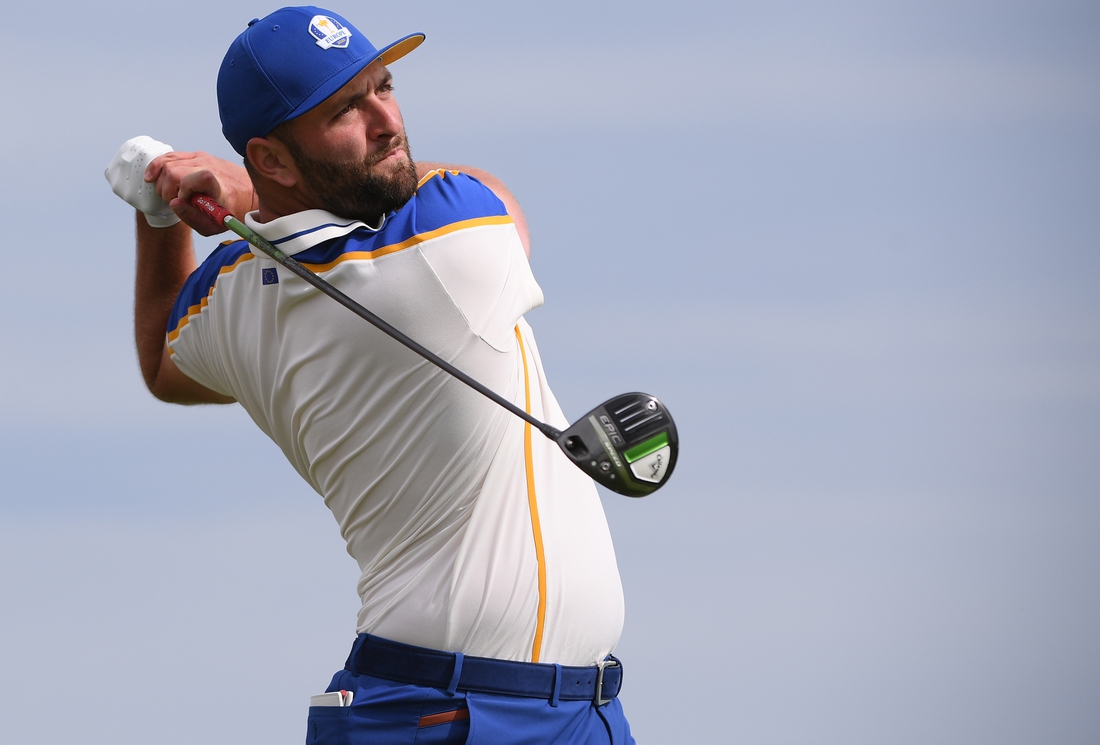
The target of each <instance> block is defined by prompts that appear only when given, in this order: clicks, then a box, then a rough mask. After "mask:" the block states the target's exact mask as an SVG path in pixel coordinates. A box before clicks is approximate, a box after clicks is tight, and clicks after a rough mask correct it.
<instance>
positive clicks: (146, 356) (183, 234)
mask: <svg viewBox="0 0 1100 745" xmlns="http://www.w3.org/2000/svg"><path fill="white" fill-rule="evenodd" d="M195 266H196V263H195V252H194V250H193V249H192V246H191V228H189V227H187V225H186V223H182V222H181V223H177V224H176V225H173V226H172V227H170V228H151V227H149V225H148V224H147V223H146V222H145V218H144V217H143V216H142V215H141V213H138V215H137V272H136V275H137V276H136V282H135V287H134V336H135V341H136V342H137V352H138V363H139V364H140V365H141V374H142V377H144V378H145V385H147V386H148V387H149V390H150V391H153V392H154V393H155V392H156V389H157V378H158V376H159V374H160V368H161V361H162V359H163V355H164V332H165V327H166V326H167V325H168V316H169V314H171V312H172V305H173V304H174V303H175V301H176V296H177V295H178V294H179V291H180V288H181V287H183V283H184V281H186V279H187V277H188V276H189V275H190V274H191V272H193V271H194V270H195Z"/></svg>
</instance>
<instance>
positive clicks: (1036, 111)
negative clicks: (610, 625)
mask: <svg viewBox="0 0 1100 745" xmlns="http://www.w3.org/2000/svg"><path fill="white" fill-rule="evenodd" d="M275 7H276V6H275V5H274V4H271V5H264V4H258V3H246V2H238V1H237V0H225V1H222V2H217V3H214V2H208V1H205V0H197V1H196V2H191V3H187V4H182V5H180V4H176V5H171V6H169V5H168V4H163V5H161V4H156V5H154V4H149V3H139V2H113V1H111V0H107V2H104V3H96V4H92V3H77V2H44V3H40V4H38V5H37V6H36V8H35V11H34V13H33V14H28V13H26V12H25V10H21V11H20V12H19V13H18V14H17V13H16V10H15V8H14V6H12V5H11V4H7V5H5V6H4V7H3V10H2V15H3V19H4V28H5V30H6V32H7V33H6V34H5V41H4V43H3V45H0V65H2V68H0V69H2V70H3V72H2V73H0V93H2V95H3V100H4V101H5V116H4V117H3V121H2V123H0V132H2V134H3V137H0V167H2V169H3V173H4V178H3V179H2V183H0V220H2V226H3V235H4V246H3V256H4V264H5V267H6V270H5V271H4V273H3V279H2V280H0V282H2V291H0V340H2V342H3V343H2V346H0V350H2V351H0V359H2V363H0V391H2V393H0V425H2V426H0V438H2V440H0V495H2V496H0V732H2V733H3V734H2V735H0V738H2V739H3V740H4V741H6V742H27V743H36V744H39V745H51V744H54V743H58V744H60V743H110V744H111V745H126V744H127V743H135V744H137V743H142V744H144V743H149V742H157V743H163V744H166V745H174V744H176V743H200V742H201V743H210V744H212V745H218V744H225V745H239V744H241V743H265V744H271V745H279V744H280V743H300V742H301V741H302V740H303V738H304V734H305V716H306V706H307V702H308V696H309V695H310V694H312V693H316V692H319V691H321V690H323V688H324V686H325V685H326V684H327V682H328V679H329V677H330V675H331V674H332V672H334V671H335V670H336V669H338V668H339V667H340V666H341V665H342V663H343V660H344V657H345V655H346V653H347V649H348V646H349V645H350V642H351V640H352V637H353V635H354V621H355V611H356V608H357V604H358V603H357V598H356V596H355V591H354V588H355V577H356V569H355V566H354V563H353V562H352V560H351V559H350V558H349V557H348V556H347V555H346V553H345V552H344V549H343V545H342V542H341V540H340V539H339V536H338V534H337V531H336V526H335V523H334V521H333V520H332V519H331V517H330V515H329V514H328V512H327V511H326V510H325V509H324V506H323V504H322V503H321V500H320V498H319V497H317V496H316V495H315V494H314V493H313V492H312V491H311V490H309V489H308V488H307V487H306V486H305V485H304V484H303V483H301V482H300V481H299V479H298V478H297V476H296V475H295V474H294V473H293V472H292V471H291V469H290V468H289V467H288V466H287V465H286V464H285V463H284V462H283V460H282V457H281V455H280V454H279V452H278V451H277V449H276V448H275V447H274V446H273V445H272V444H271V443H270V442H268V441H267V440H266V439H265V438H264V437H263V435H262V434H261V433H260V432H259V431H258V430H256V429H255V427H254V426H253V425H252V424H251V422H250V421H249V420H248V418H247V417H246V416H245V415H244V414H243V412H242V411H240V410H239V409H236V408H226V409H218V408H211V407H200V408H191V409H187V408H182V407H176V408H173V407H170V406H167V405H163V404H160V403H158V402H156V401H155V400H153V399H152V398H151V397H150V396H149V395H148V394H147V393H145V391H144V389H143V386H142V384H141V380H140V376H139V374H138V369H137V364H136V360H135V355H134V352H133V344H132V341H131V328H130V327H131V313H132V311H131V303H132V299H131V291H132V287H131V286H132V278H133V249H132V245H131V244H132V230H133V227H132V224H133V216H132V211H131V210H130V209H129V208H128V207H126V206H125V205H124V204H123V203H122V202H120V201H119V200H118V199H117V198H116V197H114V195H113V194H111V192H110V189H109V187H108V186H107V183H106V181H105V180H104V179H103V176H102V172H103V169H104V167H105V166H106V165H107V162H108V160H109V159H110V158H111V156H112V155H113V154H114V152H115V150H116V149H117V147H118V145H119V144H121V143H122V141H123V140H125V139H127V138H129V137H132V136H134V135H137V134H148V135H152V136H154V137H156V138H157V139H160V140H163V141H165V142H168V143H170V144H171V145H173V146H175V147H176V148H177V149H181V150H187V149H206V150H208V151H210V152H213V153H215V154H218V155H222V156H224V157H228V156H231V155H232V151H231V150H230V148H229V146H228V145H227V144H226V143H225V141H224V140H223V139H222V137H221V135H220V130H219V124H218V120H217V109H216V104H215V97H214V80H215V76H216V72H217V68H218V65H219V63H220V60H221V56H222V54H223V52H224V50H225V49H226V48H227V46H228V44H229V42H230V41H231V40H232V38H233V37H234V36H235V35H236V34H237V33H238V32H239V31H240V30H241V29H243V28H244V26H245V24H246V23H247V21H248V20H249V19H250V18H252V17H254V16H260V15H264V14H266V13H267V12H269V11H271V10H273V9H274V8H275ZM332 9H333V10H336V11H337V12H340V13H342V14H344V15H346V16H348V17H349V18H350V19H351V20H352V21H353V22H354V23H355V24H356V25H357V26H358V27H359V28H360V29H361V30H362V31H364V32H365V33H366V34H367V35H368V36H369V37H370V38H371V39H372V40H373V41H375V42H377V43H379V44H382V43H387V42H389V41H390V40H392V39H396V38H397V37H399V36H403V35H404V34H406V33H409V32H411V31H416V30H422V31H424V32H426V33H427V35H428V42H427V43H426V44H425V45H424V46H423V47H421V49H419V50H417V51H416V52H415V53H414V54H413V55H411V56H410V57H408V58H406V59H404V60H401V61H400V62H399V63H397V64H395V65H394V67H393V72H394V73H395V75H396V82H397V95H398V98H399V100H400V101H401V103H402V106H403V111H404V113H405V119H406V123H407V127H408V131H409V134H410V138H411V143H412V147H413V153H414V155H416V156H417V157H419V158H421V159H425V160H434V159H440V160H449V161H452V162H460V163H462V162H465V163H471V164H475V165H478V166H481V167H483V168H486V169H488V170H490V171H492V172H494V173H496V174H498V175H499V176H501V177H502V178H503V179H504V180H505V181H506V182H507V183H508V184H509V185H510V186H511V187H512V189H513V190H514V192H515V193H516V194H517V195H518V197H519V199H520V201H521V203H522V204H523V206H524V208H525V210H526V212H527V217H528V220H529V222H530V224H531V233H532V236H533V241H534V246H533V251H534V254H533V265H534V268H535V273H536V276H537V277H538V278H539V281H540V282H541V284H542V287H543V289H544V291H545V293H546V298H547V301H546V306H545V307H544V308H542V309H539V310H537V311H535V312H533V313H532V314H531V315H530V316H529V320H530V321H531V323H532V325H533V326H534V327H535V330H536V332H537V334H538V339H539V344H540V348H541V350H542V353H543V358H544V360H545V362H546V367H547V370H548V373H549V375H550V376H551V382H552V383H553V384H554V387H555V390H556V391H557V393H558V396H559V399H560V400H561V402H562V405H563V407H564V408H565V410H566V413H567V414H568V415H569V416H570V417H571V418H575V417H578V416H580V415H581V414H583V413H584V412H585V411H587V410H588V409H589V408H590V407H592V406H594V405H595V404H597V403H599V402H600V401H602V400H604V399H606V398H608V397H610V396H612V395H614V394H616V393H620V392H624V391H629V390H636V389H639V390H644V391H649V392H652V393H655V394H657V395H658V396H660V397H661V398H662V399H663V400H664V401H665V402H666V403H667V404H668V405H669V406H670V407H671V409H672V411H673V412H674V414H675V415H676V418H677V423H678V425H679V428H680V434H681V438H682V445H683V451H682V454H681V460H680V464H679V466H678V468H677V472H676V474H675V475H674V476H673V478H672V480H671V482H670V483H669V485H668V486H667V487H666V488H665V489H664V490H662V491H661V492H659V493H658V494H656V495H654V496H652V497H650V498H648V499H645V500H640V501H634V500H627V499H626V498H623V497H618V496H616V495H611V494H604V504H605V505H606V508H607V512H608V517H609V520H610V522H611V528H612V531H613V533H614V537H615V541H616V547H617V551H618V555H619V561H620V566H621V570H622V575H623V581H624V584H625V588H626V594H627V622H626V628H625V631H624V634H623V638H622V643H621V645H620V647H619V655H620V656H621V657H622V658H623V660H624V661H625V664H626V681H625V689H624V692H623V696H622V699H623V702H624V705H625V706H626V710H627V713H628V715H629V717H630V719H631V723H632V726H633V729H634V732H635V735H636V736H637V738H638V740H639V742H641V743H681V742H730V743H745V744H753V745H755V744H772V743H775V744H779V743H805V744H813V745H818V744H831V743H836V744H838V745H839V744H841V743H843V744H844V745H881V744H882V743H914V744H917V743H920V744H921V745H925V744H926V743H938V744H944V743H959V744H964V743H965V744H966V745H973V744H975V743H990V744H996V745H1012V744H1015V743H1020V744H1024V743H1029V744H1030V743H1044V744H1045V743H1059V744H1070V743H1073V744H1076V743H1081V744H1085V743H1088V744H1092V743H1096V742H1098V741H1100V704H1098V702H1100V542H1098V540H1097V532H1098V529H1100V293H1098V281H1100V138H1098V133H1100V43H1097V40H1098V39H1100V6H1097V4H1096V3H1094V2H1042V3H1040V2H1004V1H1001V2H971V1H967V0H963V1H962V2H959V1H955V2H927V1H925V2H921V3H890V4H885V3H882V4H876V3H860V2H824V3H822V2H816V3H815V2H774V3H766V4H762V3H729V2H703V1H701V0H700V1H695V0H688V1H687V2H678V3H653V2H644V1H642V2H639V1H638V0H635V1H634V2H629V3H628V2H601V1H596V2H573V1H571V0H570V1H566V2H560V1H559V2H556V3H553V4H549V5H543V4H534V3H529V4H519V3H514V2H512V3H506V2H489V1H481V2H462V3H458V2H444V1H442V0H419V1H417V2H405V3H397V4H393V5H386V4H383V3H361V2H350V3H344V4H342V5H339V6H332ZM213 245H214V243H213V242H212V241H203V242H202V243H201V244H200V249H201V251H202V252H204V253H205V252H206V251H208V250H210V248H212V246H213Z"/></svg>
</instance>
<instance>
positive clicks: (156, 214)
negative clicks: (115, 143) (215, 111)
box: [103, 135, 180, 228]
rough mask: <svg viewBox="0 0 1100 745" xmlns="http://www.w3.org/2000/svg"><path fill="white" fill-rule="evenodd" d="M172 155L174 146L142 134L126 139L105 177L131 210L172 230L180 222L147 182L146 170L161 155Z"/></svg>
mask: <svg viewBox="0 0 1100 745" xmlns="http://www.w3.org/2000/svg"><path fill="white" fill-rule="evenodd" d="M170 152H172V146H171V145H165V144H164V143H163V142H157V141H156V140H154V139H153V138H152V137H146V136H145V135H142V136H140V137H134V138H133V139H130V140H126V142H124V143H122V147H120V148H119V149H118V152H117V153H115V157H114V158H113V159H112V160H111V162H110V164H109V165H108V166H107V170H106V171H104V172H103V175H104V176H106V177H107V182H108V183H109V184H110V185H111V190H112V191H114V193H115V194H117V195H119V196H120V197H122V199H123V200H124V201H125V202H126V203H127V204H129V205H130V206H132V207H136V208H137V209H138V210H140V211H141V212H144V213H145V220H146V222H148V223H149V225H151V226H152V227H154V228H170V227H172V226H173V225H175V224H176V223H178V222H179V221H180V219H179V217H178V216H177V215H176V213H175V212H173V211H172V208H171V207H169V206H168V203H167V202H165V201H164V200H163V199H161V198H160V195H159V194H157V190H156V186H155V184H147V183H145V180H144V178H143V177H144V176H145V168H146V167H147V166H148V165H149V163H150V162H151V161H152V160H153V158H156V157H157V156H159V155H164V154H165V153H170Z"/></svg>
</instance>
